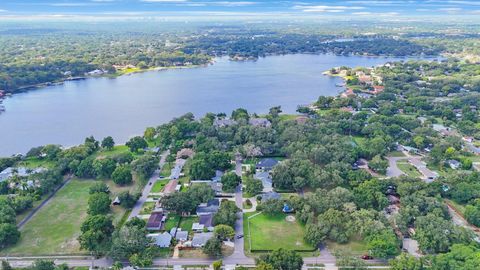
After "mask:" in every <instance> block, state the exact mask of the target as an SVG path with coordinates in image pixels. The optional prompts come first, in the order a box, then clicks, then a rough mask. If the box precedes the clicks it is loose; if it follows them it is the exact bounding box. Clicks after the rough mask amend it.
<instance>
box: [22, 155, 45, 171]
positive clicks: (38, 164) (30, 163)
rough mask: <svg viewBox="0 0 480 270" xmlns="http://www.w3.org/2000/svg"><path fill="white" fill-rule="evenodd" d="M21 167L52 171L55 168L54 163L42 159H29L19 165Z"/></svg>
mask: <svg viewBox="0 0 480 270" xmlns="http://www.w3.org/2000/svg"><path fill="white" fill-rule="evenodd" d="M18 166H19V167H26V168H30V169H36V168H47V169H51V168H53V166H54V162H53V161H49V160H46V159H41V158H32V157H30V158H27V159H25V160H24V161H21V162H20V163H19V164H18Z"/></svg>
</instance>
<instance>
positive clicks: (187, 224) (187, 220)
mask: <svg viewBox="0 0 480 270" xmlns="http://www.w3.org/2000/svg"><path fill="white" fill-rule="evenodd" d="M195 222H198V217H181V219H180V228H181V229H182V231H191V230H192V225H193V223H195Z"/></svg>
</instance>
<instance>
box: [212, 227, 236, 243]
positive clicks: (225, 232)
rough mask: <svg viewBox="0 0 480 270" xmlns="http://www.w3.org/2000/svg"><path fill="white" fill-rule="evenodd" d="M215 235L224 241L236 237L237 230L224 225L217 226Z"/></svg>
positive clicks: (214, 231)
mask: <svg viewBox="0 0 480 270" xmlns="http://www.w3.org/2000/svg"><path fill="white" fill-rule="evenodd" d="M213 233H214V234H215V237H217V238H218V239H220V240H223V241H225V240H227V239H233V237H235V230H234V229H233V228H232V227H230V226H228V225H223V224H220V225H217V226H215V228H214V230H213Z"/></svg>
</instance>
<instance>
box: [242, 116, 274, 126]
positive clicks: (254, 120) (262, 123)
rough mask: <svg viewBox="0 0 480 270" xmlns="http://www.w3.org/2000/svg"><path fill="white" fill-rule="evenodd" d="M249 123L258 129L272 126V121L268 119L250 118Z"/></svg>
mask: <svg viewBox="0 0 480 270" xmlns="http://www.w3.org/2000/svg"><path fill="white" fill-rule="evenodd" d="M248 123H249V124H250V125H252V126H256V127H269V126H270V125H271V123H270V121H269V120H268V119H267V118H250V120H248Z"/></svg>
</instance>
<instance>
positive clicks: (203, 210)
mask: <svg viewBox="0 0 480 270" xmlns="http://www.w3.org/2000/svg"><path fill="white" fill-rule="evenodd" d="M218 208H219V206H218V205H210V206H208V205H199V206H198V207H197V211H196V212H197V215H201V214H209V213H216V212H218Z"/></svg>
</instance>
